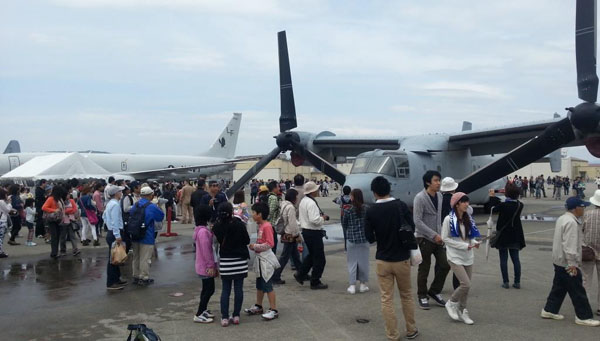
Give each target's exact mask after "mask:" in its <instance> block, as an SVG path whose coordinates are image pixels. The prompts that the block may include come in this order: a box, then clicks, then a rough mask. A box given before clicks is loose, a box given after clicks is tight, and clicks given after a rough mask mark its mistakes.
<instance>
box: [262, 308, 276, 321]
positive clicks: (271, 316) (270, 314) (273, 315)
mask: <svg viewBox="0 0 600 341" xmlns="http://www.w3.org/2000/svg"><path fill="white" fill-rule="evenodd" d="M278 317H279V312H277V310H272V309H269V310H267V312H266V313H264V314H262V318H263V319H265V320H274V319H276V318H278Z"/></svg>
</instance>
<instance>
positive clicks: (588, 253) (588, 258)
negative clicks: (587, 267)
mask: <svg viewBox="0 0 600 341" xmlns="http://www.w3.org/2000/svg"><path fill="white" fill-rule="evenodd" d="M581 260H582V261H584V262H592V261H595V260H596V253H595V252H594V249H592V248H591V247H589V246H585V245H582V246H581Z"/></svg>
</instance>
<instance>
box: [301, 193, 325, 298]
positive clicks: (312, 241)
mask: <svg viewBox="0 0 600 341" xmlns="http://www.w3.org/2000/svg"><path fill="white" fill-rule="evenodd" d="M318 196H319V186H317V184H315V183H314V182H312V181H309V182H307V183H306V184H304V198H302V201H301V202H300V205H299V213H298V216H299V223H300V227H301V228H302V238H303V239H304V242H305V243H306V246H307V248H308V256H307V257H306V258H305V260H304V261H303V262H302V267H301V268H300V269H299V270H298V272H296V273H295V274H294V278H295V279H296V281H298V283H300V284H304V281H305V280H308V279H309V278H308V272H309V271H310V269H311V268H312V274H311V277H310V288H311V289H315V290H316V289H327V284H324V283H322V282H321V275H323V270H324V269H325V246H324V245H323V237H324V236H325V230H323V223H324V222H325V220H329V217H328V216H327V215H325V214H323V212H322V211H321V209H320V208H319V205H318V204H317V201H316V200H315V198H316V197H318Z"/></svg>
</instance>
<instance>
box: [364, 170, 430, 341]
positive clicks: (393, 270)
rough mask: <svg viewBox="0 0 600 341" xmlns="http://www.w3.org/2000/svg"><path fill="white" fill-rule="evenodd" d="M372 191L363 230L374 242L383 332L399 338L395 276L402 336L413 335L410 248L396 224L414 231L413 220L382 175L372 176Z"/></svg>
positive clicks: (393, 337) (413, 314)
mask: <svg viewBox="0 0 600 341" xmlns="http://www.w3.org/2000/svg"><path fill="white" fill-rule="evenodd" d="M371 191H373V194H374V195H375V199H376V202H375V205H372V206H371V207H369V209H368V210H367V213H366V216H365V234H366V236H367V239H368V240H369V242H370V243H373V242H377V253H376V254H375V259H376V264H377V280H378V281H379V288H380V290H381V310H382V313H383V319H384V321H385V332H386V334H387V337H388V339H390V340H398V339H399V338H400V332H399V330H398V321H397V320H396V313H395V312H394V302H393V298H394V280H395V281H396V282H397V285H398V290H399V291H400V300H401V301H402V313H403V314H404V320H405V322H406V335H405V337H406V338H408V339H414V338H415V337H417V336H418V335H419V331H418V329H417V325H416V323H415V303H414V301H413V299H412V293H411V284H410V283H411V282H410V249H408V248H406V247H404V246H403V243H402V242H401V240H400V233H399V228H400V227H401V226H405V227H407V226H410V228H411V229H412V231H414V229H415V224H414V222H413V219H412V215H411V213H410V211H409V210H408V207H407V206H406V204H405V203H404V202H402V201H401V200H396V199H394V198H393V197H391V196H390V183H389V182H388V181H387V180H386V179H385V178H384V177H382V176H378V177H376V178H375V179H373V181H372V182H371Z"/></svg>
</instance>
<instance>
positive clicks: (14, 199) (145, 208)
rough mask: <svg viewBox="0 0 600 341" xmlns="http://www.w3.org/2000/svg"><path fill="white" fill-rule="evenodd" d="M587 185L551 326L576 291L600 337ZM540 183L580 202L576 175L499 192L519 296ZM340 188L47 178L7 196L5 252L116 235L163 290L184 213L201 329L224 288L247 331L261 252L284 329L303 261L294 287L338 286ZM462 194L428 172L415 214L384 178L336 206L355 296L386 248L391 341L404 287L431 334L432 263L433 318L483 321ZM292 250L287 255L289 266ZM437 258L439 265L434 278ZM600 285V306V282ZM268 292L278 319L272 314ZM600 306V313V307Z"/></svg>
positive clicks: (599, 250) (235, 320) (56, 251)
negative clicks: (169, 233) (247, 300)
mask: <svg viewBox="0 0 600 341" xmlns="http://www.w3.org/2000/svg"><path fill="white" fill-rule="evenodd" d="M581 182H582V181H581V180H580V179H579V178H576V179H575V180H574V181H573V183H574V184H577V187H576V189H577V191H576V192H575V193H574V195H573V196H571V197H569V198H568V199H567V200H566V202H565V207H566V212H565V213H564V214H563V215H562V216H561V217H560V218H559V219H558V221H557V223H556V230H555V235H554V243H553V253H552V256H553V257H552V259H553V263H554V280H553V286H552V290H551V292H550V294H549V295H548V299H547V303H546V305H545V306H544V308H543V309H542V312H541V317H542V318H546V319H557V320H558V319H563V318H564V317H563V316H562V315H560V314H559V310H560V307H561V304H562V302H563V299H564V297H565V295H566V294H567V293H568V294H569V295H570V297H571V299H572V301H573V305H574V307H575V312H576V318H575V322H576V323H577V324H579V325H585V326H598V325H600V321H597V320H594V319H593V311H592V308H591V305H590V303H589V300H588V296H587V293H588V292H591V290H592V285H591V282H592V278H593V272H594V271H596V272H598V274H599V275H600V190H598V191H596V193H595V195H594V197H592V198H591V200H590V202H591V203H592V204H593V205H594V208H593V209H588V210H587V211H584V208H585V206H588V205H589V204H590V203H589V202H586V201H584V200H583V199H582V198H581V196H580V193H579V188H580V187H579V186H580V185H579V184H580V183H581ZM532 183H534V184H535V187H534V188H535V194H536V197H537V196H540V195H542V194H545V193H544V192H545V190H544V185H554V188H555V190H554V192H555V193H554V194H553V195H554V196H555V197H556V196H558V198H557V199H560V197H561V193H565V195H567V194H568V192H569V185H567V186H566V187H565V183H567V184H568V183H569V179H568V178H560V177H556V178H554V179H552V178H549V179H544V177H543V176H540V177H537V178H536V179H533V178H530V179H527V178H524V179H523V178H520V177H514V178H513V179H510V181H508V182H507V184H506V187H505V190H504V196H505V200H504V201H502V200H501V199H500V198H498V197H497V196H496V193H495V192H494V191H493V190H490V192H489V196H490V206H491V210H492V215H497V218H496V220H497V222H496V223H495V225H496V233H495V234H494V235H493V236H492V237H491V239H490V243H491V245H492V247H494V248H497V249H498V252H499V258H500V272H501V279H502V283H501V287H502V288H505V289H509V288H511V285H510V278H509V272H508V258H509V256H510V259H511V261H512V263H513V272H514V278H513V282H512V288H514V289H520V288H521V264H520V259H519V252H520V250H522V249H523V248H524V247H525V246H526V244H525V238H524V233H523V227H522V225H521V220H520V217H521V212H522V211H523V208H524V205H523V202H522V201H521V200H520V199H521V198H522V197H525V196H526V195H527V189H530V188H531V185H532ZM329 186H335V185H332V184H330V183H329V182H328V181H322V182H320V183H317V182H314V181H306V179H305V178H304V177H303V176H302V175H300V174H298V175H296V176H295V177H294V179H293V181H275V180H272V181H268V182H266V183H265V182H261V181H258V180H253V181H252V183H251V184H250V185H249V190H250V197H251V198H250V202H249V203H246V202H245V201H246V196H245V193H244V190H240V191H238V192H236V193H235V195H234V197H233V198H232V199H233V200H232V202H230V201H229V198H227V196H226V195H225V193H224V192H223V190H224V188H225V187H226V184H225V183H223V182H222V181H221V182H219V181H209V182H208V183H207V181H206V179H205V178H200V179H199V180H198V181H197V183H196V184H195V185H193V184H192V183H190V182H188V181H186V182H184V183H182V184H179V185H176V184H172V183H167V184H164V185H163V186H162V188H161V187H160V186H158V184H156V183H144V184H142V183H139V182H137V181H132V182H125V181H122V180H115V179H114V178H112V177H111V178H109V179H108V183H106V184H105V183H103V182H90V183H86V184H78V183H77V182H75V181H72V182H66V183H60V184H53V185H51V184H49V183H48V182H46V181H43V180H42V181H40V182H39V184H38V186H37V187H36V189H35V196H33V195H32V194H31V193H30V192H29V191H28V190H27V188H23V187H21V186H18V185H11V186H9V187H8V188H7V189H4V188H2V189H0V214H1V215H0V252H1V253H0V257H7V255H6V254H5V253H4V252H2V245H3V244H2V242H3V238H4V236H5V233H6V231H7V229H8V225H9V223H10V224H11V229H10V233H11V237H10V239H9V243H10V244H12V245H18V243H17V242H16V241H15V238H16V236H17V235H18V233H19V229H20V228H21V224H22V223H24V224H25V225H26V226H27V227H28V230H29V233H28V237H27V243H26V245H30V246H35V243H34V242H33V237H34V235H37V236H38V237H39V238H44V239H46V241H47V242H49V243H50V244H51V249H52V251H51V255H50V256H51V257H52V258H58V257H61V256H63V255H65V254H66V249H67V248H66V243H67V241H70V242H71V245H72V252H73V255H75V256H77V255H78V254H79V253H80V248H79V242H81V244H82V245H83V246H88V245H90V243H91V242H92V241H93V245H94V246H97V245H99V243H100V238H101V237H102V235H103V233H106V236H105V239H106V244H107V245H109V246H110V247H109V252H111V249H112V247H113V246H114V245H124V246H125V247H126V250H127V252H130V251H131V253H132V256H133V260H132V274H131V276H128V277H131V280H132V282H133V283H134V284H137V285H141V286H147V285H150V284H152V283H153V282H154V279H152V278H151V276H150V264H151V259H152V255H153V253H154V244H155V241H156V237H157V231H158V230H159V229H160V228H161V225H162V222H163V220H164V219H168V216H169V215H170V216H171V217H170V218H171V219H176V218H177V216H178V213H179V215H181V222H183V223H192V222H193V224H194V226H195V229H194V236H193V239H194V244H195V251H196V254H195V271H196V273H197V274H198V276H199V277H200V279H201V280H202V290H201V293H200V302H199V305H198V310H197V312H196V314H195V315H194V318H193V321H194V322H198V323H211V322H213V321H214V320H215V318H216V315H215V314H214V313H213V312H212V311H211V310H210V309H209V308H208V307H209V304H210V299H211V297H212V295H213V294H214V293H215V279H217V278H220V280H221V296H220V313H221V318H220V323H221V325H222V326H223V327H227V326H229V325H230V324H234V325H237V324H239V323H240V315H241V313H242V306H243V302H244V293H243V290H242V289H243V283H244V280H245V278H247V277H248V274H249V260H250V259H251V257H250V253H253V254H254V263H253V265H254V268H253V270H254V273H255V274H256V300H255V301H254V302H253V304H252V305H251V306H250V307H249V308H247V309H244V313H246V314H247V315H261V317H262V318H263V319H264V320H273V319H276V318H278V317H279V310H278V308H277V296H276V294H275V286H276V285H284V284H285V283H286V282H285V280H283V279H282V272H283V271H284V269H285V268H286V265H287V263H288V262H290V261H291V265H292V269H293V271H295V272H294V273H293V278H294V279H295V281H296V282H298V283H299V284H300V285H304V283H305V282H309V284H310V289H313V290H324V289H328V285H327V284H326V283H324V282H323V281H322V277H323V273H324V271H325V266H326V256H325V247H324V242H323V239H324V238H326V232H325V229H324V224H325V222H326V221H327V220H329V216H327V215H326V214H324V213H323V211H322V210H321V208H320V206H319V203H318V202H317V200H315V198H316V197H318V196H320V195H326V194H328V193H327V191H328V188H329ZM574 186H575V185H574ZM457 188H458V183H457V182H456V181H455V180H454V179H452V178H449V177H446V178H443V179H442V176H441V174H440V173H439V172H437V171H427V172H425V174H424V175H423V190H422V191H421V192H419V193H418V194H417V195H416V196H415V197H414V200H413V203H412V211H411V210H410V209H409V207H408V205H407V204H406V203H404V202H402V201H401V200H399V199H395V198H394V197H392V193H391V185H390V183H389V182H388V180H386V179H385V178H384V177H382V176H378V177H376V178H374V179H373V181H372V183H371V191H372V193H373V195H374V197H375V199H376V201H375V203H374V204H371V205H366V204H365V202H364V199H363V198H364V193H363V192H362V191H361V190H360V189H358V188H355V189H352V188H350V187H348V186H344V187H343V188H342V193H341V195H340V196H339V197H337V198H335V199H334V202H336V203H337V204H339V206H340V219H341V224H342V228H343V231H344V240H345V248H346V257H347V269H348V283H349V286H348V288H347V292H348V293H349V294H356V293H357V292H358V293H362V292H366V291H369V290H370V289H369V286H368V282H369V273H370V262H369V249H370V245H371V244H373V243H376V248H377V250H376V253H375V265H376V274H377V280H378V284H379V288H380V295H381V309H382V314H383V319H384V323H385V331H386V335H387V337H388V338H389V339H398V338H400V337H401V333H400V331H399V328H398V325H397V324H398V322H397V319H396V315H395V311H394V310H395V309H394V305H393V296H394V290H395V287H397V288H398V290H399V293H400V300H401V303H402V304H401V306H402V312H403V315H404V320H405V329H406V331H405V334H404V337H405V338H408V339H412V338H415V337H417V336H418V335H419V330H418V328H417V324H416V321H415V313H414V309H415V300H414V299H413V292H412V288H411V267H412V266H418V274H417V290H416V296H417V300H416V301H417V305H418V307H419V308H421V309H423V310H429V309H431V305H430V300H432V301H433V302H434V305H438V306H440V307H444V308H445V309H446V311H447V313H448V316H449V317H450V318H451V319H452V320H456V321H462V322H464V323H465V324H473V323H475V322H474V320H473V318H471V316H470V314H469V311H468V309H467V302H468V295H469V291H470V288H471V286H472V282H473V276H472V274H473V266H474V257H475V253H474V249H476V248H479V246H480V245H481V242H482V241H483V240H484V239H485V238H484V237H483V236H482V235H481V233H480V232H479V229H478V228H477V226H476V223H475V221H474V219H473V209H472V208H471V206H470V205H469V197H468V195H467V194H466V193H462V192H456V189H457ZM574 189H575V188H574ZM557 192H558V193H557ZM176 212H177V213H176ZM166 213H167V214H166ZM168 213H172V214H168ZM192 220H193V221H192ZM250 220H253V221H254V222H255V223H256V225H257V238H256V241H255V242H254V243H251V242H250V236H249V233H248V228H247V224H248V222H249V221H250ZM89 238H92V239H89ZM278 242H280V243H281V244H282V251H281V252H280V254H279V257H277V248H278ZM590 255H591V256H590ZM432 256H433V258H435V265H434V273H433V279H432V280H431V281H430V280H429V276H430V269H431V266H432V263H433V261H432ZM450 271H451V272H452V274H453V281H452V282H453V289H454V291H453V292H452V295H451V296H450V297H449V298H447V299H446V298H444V297H443V296H442V294H441V293H442V291H443V288H444V284H445V281H446V277H447V275H448V274H449V273H450ZM106 285H107V289H108V290H111V291H112V290H121V289H123V288H124V287H125V285H127V280H126V279H125V276H122V274H121V270H120V266H119V265H115V264H112V263H111V262H109V263H108V265H107V283H106ZM598 288H599V289H598V290H599V296H600V285H599V287H598ZM232 289H233V296H234V297H233V309H232V311H230V309H229V303H230V297H231V295H232V294H231V291H232ZM265 295H266V296H267V300H268V304H269V307H268V309H267V308H265V307H263V302H264V296H265ZM598 309H599V310H598V311H597V313H598V315H600V302H598Z"/></svg>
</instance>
